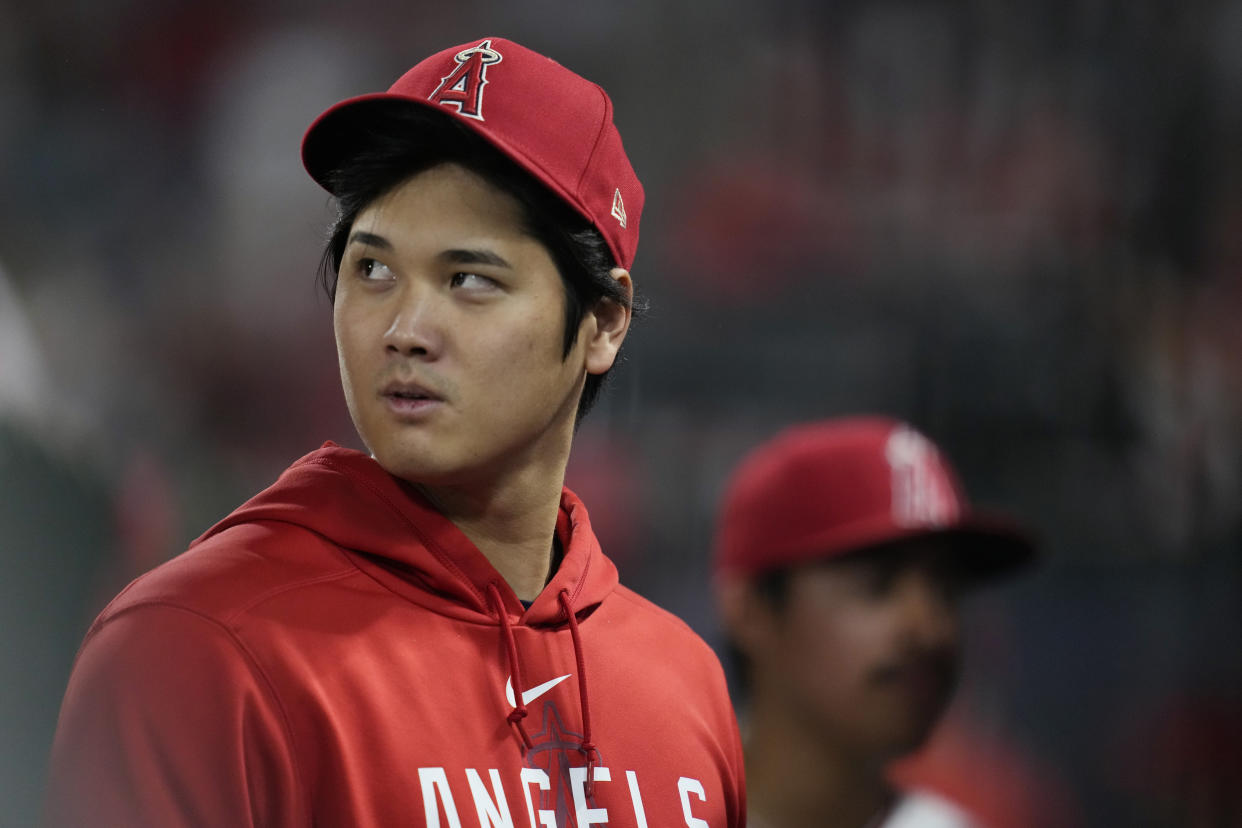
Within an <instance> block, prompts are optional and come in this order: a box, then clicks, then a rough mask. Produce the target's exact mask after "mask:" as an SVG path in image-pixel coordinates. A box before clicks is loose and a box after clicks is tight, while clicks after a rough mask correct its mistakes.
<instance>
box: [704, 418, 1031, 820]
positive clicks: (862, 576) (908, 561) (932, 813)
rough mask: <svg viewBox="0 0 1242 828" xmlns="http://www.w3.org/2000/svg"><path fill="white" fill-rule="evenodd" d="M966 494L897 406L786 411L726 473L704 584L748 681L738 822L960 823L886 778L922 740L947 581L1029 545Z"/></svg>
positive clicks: (943, 690) (989, 568)
mask: <svg viewBox="0 0 1242 828" xmlns="http://www.w3.org/2000/svg"><path fill="white" fill-rule="evenodd" d="M1032 554H1033V548H1032V546H1031V544H1030V543H1029V541H1028V540H1027V539H1026V538H1025V536H1024V535H1023V534H1022V532H1021V531H1020V530H1019V529H1018V528H1017V527H1015V526H1013V525H1012V524H1010V523H1009V522H1007V521H1005V520H1003V519H1001V518H993V517H987V516H985V515H982V514H980V513H977V512H974V511H972V510H971V508H970V506H969V504H968V503H967V500H966V498H965V495H964V494H963V492H962V490H961V488H960V487H959V484H958V482H957V480H956V475H955V473H954V471H953V470H952V469H951V468H950V466H949V465H948V462H947V461H946V460H945V458H944V457H943V456H942V455H941V453H940V452H939V451H938V450H937V448H936V447H935V446H934V445H933V444H932V443H931V442H930V441H929V440H928V439H927V438H925V437H924V436H923V435H921V434H919V433H918V432H917V431H915V430H914V429H913V428H911V427H910V426H908V425H905V424H903V423H900V422H895V421H892V420H888V419H883V418H858V419H843V420H838V421H827V422H821V423H814V424H808V425H801V426H796V427H793V428H790V429H788V430H787V431H785V432H783V433H781V434H780V435H778V436H777V437H776V438H775V439H773V440H772V441H771V442H769V443H767V444H765V445H763V446H761V447H760V448H758V449H757V450H755V451H754V452H753V453H752V454H751V455H750V456H749V457H748V458H747V459H746V460H744V462H743V463H742V464H741V466H740V467H739V468H738V470H737V471H736V473H735V474H734V476H733V478H732V480H731V481H730V484H729V486H728V488H727V491H726V494H725V497H724V500H723V505H722V511H721V515H720V520H719V531H718V538H717V546H716V557H715V570H716V587H717V599H718V605H719V609H720V613H721V617H722V620H723V623H724V627H725V630H726V635H727V638H728V642H729V646H730V648H731V649H732V650H733V651H734V655H735V657H736V661H737V666H738V668H739V670H740V675H741V683H742V685H743V686H744V690H745V691H746V692H747V694H748V696H749V705H748V708H747V714H748V715H747V717H746V727H745V728H744V731H745V735H746V773H747V789H748V797H749V802H750V812H749V813H750V823H749V824H750V825H751V826H752V827H753V828H805V826H809V825H816V826H836V827H838V828H878V826H885V828H898V826H901V827H902V828H913V826H941V827H942V828H949V826H955V825H959V826H966V825H972V824H973V823H972V822H971V821H970V819H969V817H968V816H967V815H966V813H965V812H964V811H963V810H962V809H960V808H958V807H956V806H955V805H953V804H952V803H950V802H948V801H947V800H945V799H942V798H940V797H937V796H935V795H932V794H930V793H926V792H923V793H914V792H901V791H898V790H896V789H894V787H893V786H892V784H891V783H890V781H889V779H888V776H887V769H888V766H889V764H890V763H891V762H893V760H895V759H898V758H899V757H902V756H905V755H907V754H910V753H911V752H913V751H914V750H916V749H917V748H919V747H920V746H921V745H923V743H924V742H925V741H926V740H927V737H928V735H929V733H930V732H931V730H932V728H933V726H934V725H935V724H936V722H937V720H938V719H939V718H940V716H941V714H942V713H943V712H944V710H945V708H946V705H947V704H948V702H949V699H950V696H951V694H952V692H953V688H954V685H955V682H956V678H957V674H958V667H959V657H960V649H961V642H960V625H959V612H958V598H959V596H960V595H961V594H962V592H963V591H964V590H966V589H968V588H970V587H972V586H974V585H975V584H977V583H979V582H981V581H983V580H985V579H987V578H992V577H995V576H997V575H1000V574H1002V573H1007V572H1009V571H1011V570H1013V569H1014V568H1015V567H1017V566H1018V565H1019V564H1022V563H1024V562H1025V561H1027V560H1028V559H1030V558H1031V557H1032Z"/></svg>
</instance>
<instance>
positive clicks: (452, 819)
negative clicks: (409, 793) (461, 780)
mask: <svg viewBox="0 0 1242 828" xmlns="http://www.w3.org/2000/svg"><path fill="white" fill-rule="evenodd" d="M418 784H419V785H420V786H422V789H423V814H424V815H425V816H426V818H427V828H440V809H439V808H438V807H437V806H436V800H437V796H438V798H439V799H440V800H442V801H443V803H444V815H445V816H446V817H448V824H449V828H461V820H460V819H458V817H457V806H456V805H454V804H453V792H452V791H450V790H449V783H448V774H446V773H445V772H444V768H419V769H418Z"/></svg>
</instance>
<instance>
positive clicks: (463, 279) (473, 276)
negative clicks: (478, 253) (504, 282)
mask: <svg viewBox="0 0 1242 828" xmlns="http://www.w3.org/2000/svg"><path fill="white" fill-rule="evenodd" d="M449 284H451V285H452V286H453V287H455V288H465V289H467V290H491V289H494V288H497V287H499V284H498V283H497V282H496V280H495V279H489V278H488V277H486V276H480V275H479V274H477V273H454V274H453V277H452V279H450V280H449Z"/></svg>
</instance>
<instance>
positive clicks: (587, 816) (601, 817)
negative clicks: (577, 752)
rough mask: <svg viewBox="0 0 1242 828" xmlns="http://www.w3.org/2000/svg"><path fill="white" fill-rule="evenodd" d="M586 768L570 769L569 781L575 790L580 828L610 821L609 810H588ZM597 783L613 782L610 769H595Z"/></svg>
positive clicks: (575, 807) (575, 803)
mask: <svg viewBox="0 0 1242 828" xmlns="http://www.w3.org/2000/svg"><path fill="white" fill-rule="evenodd" d="M586 774H587V769H586V768H570V769H569V781H570V784H571V785H572V786H573V789H574V810H576V811H577V812H578V828H587V826H588V825H602V824H603V823H605V822H607V821H608V809H607V808H588V807H587V801H586ZM594 777H595V781H596V782H611V781H612V774H611V773H610V772H609V770H608V768H596V769H595V774H594Z"/></svg>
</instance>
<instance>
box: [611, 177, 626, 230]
mask: <svg viewBox="0 0 1242 828" xmlns="http://www.w3.org/2000/svg"><path fill="white" fill-rule="evenodd" d="M612 217H613V218H615V219H616V220H617V221H619V222H621V229H623V230H624V229H625V202H624V201H622V200H621V188H620V187H618V188H617V191H616V192H615V193H613V194H612Z"/></svg>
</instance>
